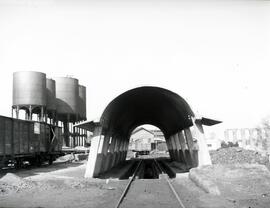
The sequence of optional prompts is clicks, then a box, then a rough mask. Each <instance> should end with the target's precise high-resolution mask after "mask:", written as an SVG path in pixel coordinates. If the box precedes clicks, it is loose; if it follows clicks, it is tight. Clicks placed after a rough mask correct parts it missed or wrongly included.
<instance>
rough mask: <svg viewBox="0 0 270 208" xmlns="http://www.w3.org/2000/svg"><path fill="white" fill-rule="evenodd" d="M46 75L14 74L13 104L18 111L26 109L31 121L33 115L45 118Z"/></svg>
mask: <svg viewBox="0 0 270 208" xmlns="http://www.w3.org/2000/svg"><path fill="white" fill-rule="evenodd" d="M46 100H47V95H46V74H44V73H42V72H35V71H19V72H14V73H13V104H12V107H13V108H15V109H16V111H18V110H19V109H25V110H26V112H27V114H29V116H30V119H31V116H32V113H39V114H40V116H41V117H43V113H44V109H45V107H46Z"/></svg>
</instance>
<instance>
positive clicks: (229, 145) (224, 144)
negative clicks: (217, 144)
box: [221, 141, 239, 148]
mask: <svg viewBox="0 0 270 208" xmlns="http://www.w3.org/2000/svg"><path fill="white" fill-rule="evenodd" d="M228 147H239V144H238V142H236V143H233V142H228V143H226V142H225V141H222V142H221V148H228Z"/></svg>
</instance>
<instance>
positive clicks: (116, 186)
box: [0, 162, 127, 208]
mask: <svg viewBox="0 0 270 208" xmlns="http://www.w3.org/2000/svg"><path fill="white" fill-rule="evenodd" d="M84 171H85V162H84V163H64V164H56V165H53V166H45V167H41V168H34V169H30V170H20V171H19V172H16V175H15V174H14V173H8V174H6V175H5V176H3V177H2V178H1V179H0V207H39V208H40V207H48V208H50V207H59V208H60V207H61V208H62V207H81V208H84V207H87V208H89V207H112V206H114V204H116V202H117V198H118V197H119V196H120V195H121V193H122V191H123V189H124V187H125V185H126V183H127V181H115V180H100V179H85V178H84V177H83V176H84Z"/></svg>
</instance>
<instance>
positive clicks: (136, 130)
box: [132, 127, 154, 134]
mask: <svg viewBox="0 0 270 208" xmlns="http://www.w3.org/2000/svg"><path fill="white" fill-rule="evenodd" d="M142 130H144V131H147V132H149V133H150V134H154V133H153V132H152V131H151V130H148V129H146V128H144V127H139V128H136V129H135V130H134V131H133V132H132V134H135V133H137V132H139V131H142Z"/></svg>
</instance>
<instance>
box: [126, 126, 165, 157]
mask: <svg viewBox="0 0 270 208" xmlns="http://www.w3.org/2000/svg"><path fill="white" fill-rule="evenodd" d="M158 157H166V158H169V154H168V148H167V144H166V141H165V137H164V133H163V132H162V131H161V130H160V129H159V128H157V127H156V126H153V125H149V124H144V125H140V126H137V127H136V128H135V129H134V130H133V131H132V133H131V135H130V137H129V145H128V152H127V156H126V159H133V158H140V159H143V158H158Z"/></svg>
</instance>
